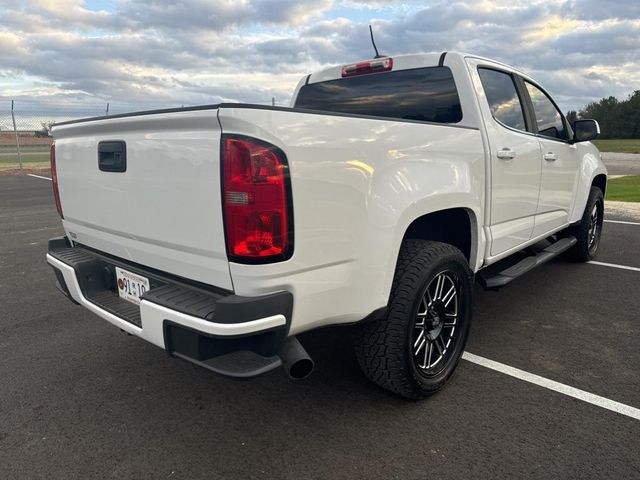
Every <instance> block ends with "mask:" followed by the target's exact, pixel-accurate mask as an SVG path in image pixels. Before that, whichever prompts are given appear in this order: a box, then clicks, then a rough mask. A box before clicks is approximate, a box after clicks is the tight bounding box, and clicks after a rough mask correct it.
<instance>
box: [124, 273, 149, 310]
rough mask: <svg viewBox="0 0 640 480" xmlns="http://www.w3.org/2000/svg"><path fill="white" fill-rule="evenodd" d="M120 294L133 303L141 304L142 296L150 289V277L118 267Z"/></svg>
mask: <svg viewBox="0 0 640 480" xmlns="http://www.w3.org/2000/svg"><path fill="white" fill-rule="evenodd" d="M116 283H117V284H118V295H120V298H124V299H125V300H128V301H129V302H131V303H135V304H136V305H140V297H141V296H142V295H143V294H144V292H146V291H147V290H149V279H148V278H145V277H141V276H140V275H138V274H136V273H133V272H129V271H127V270H124V269H122V268H120V267H116Z"/></svg>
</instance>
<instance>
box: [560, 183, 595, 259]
mask: <svg viewBox="0 0 640 480" xmlns="http://www.w3.org/2000/svg"><path fill="white" fill-rule="evenodd" d="M594 208H595V209H596V211H597V221H596V228H597V230H596V234H595V238H593V239H592V238H591V237H592V235H591V234H592V231H591V227H592V215H593V212H594ZM603 219H604V197H603V195H602V190H600V189H599V188H598V187H591V191H590V192H589V198H588V199H587V206H586V207H585V209H584V213H583V214H582V219H581V220H580V223H578V224H577V225H575V226H573V227H571V228H569V230H568V233H569V234H570V235H573V236H574V237H576V239H577V240H578V242H577V243H576V244H575V245H574V246H573V247H571V248H570V249H569V250H568V251H567V255H568V256H569V257H570V258H571V259H573V260H575V261H577V262H588V261H589V260H593V258H594V257H595V255H596V253H597V251H598V246H599V245H600V235H601V234H602V224H603V223H602V221H603Z"/></svg>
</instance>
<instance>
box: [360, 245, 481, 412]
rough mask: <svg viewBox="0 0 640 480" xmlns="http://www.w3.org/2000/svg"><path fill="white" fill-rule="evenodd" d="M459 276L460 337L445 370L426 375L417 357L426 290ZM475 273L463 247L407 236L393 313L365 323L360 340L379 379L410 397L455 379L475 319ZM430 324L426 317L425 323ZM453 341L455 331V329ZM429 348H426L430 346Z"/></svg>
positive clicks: (365, 361) (366, 367)
mask: <svg viewBox="0 0 640 480" xmlns="http://www.w3.org/2000/svg"><path fill="white" fill-rule="evenodd" d="M446 272H449V273H450V276H451V278H456V279H457V286H458V293H457V294H458V295H459V300H456V301H458V302H459V303H458V317H459V318H460V320H461V321H460V325H459V330H458V332H457V333H458V336H457V338H456V339H455V343H453V344H452V347H451V348H452V350H451V352H450V353H449V355H450V357H449V358H448V359H447V361H446V362H444V357H443V364H442V370H441V371H440V372H436V373H435V374H434V375H430V376H425V373H424V372H423V371H422V370H421V369H420V368H419V365H417V360H415V359H414V355H416V356H417V354H415V353H414V349H415V345H414V338H413V335H415V333H414V328H419V326H417V325H416V323H415V322H416V321H417V318H416V317H417V315H418V309H419V308H421V307H422V306H423V305H425V304H424V303H421V301H422V299H423V297H424V295H426V289H427V288H428V286H429V285H430V284H431V282H432V280H434V279H436V277H438V275H440V274H442V273H446ZM472 285H473V273H472V272H471V270H470V268H469V263H468V261H467V259H466V258H465V256H464V255H463V254H462V252H461V251H460V250H458V249H457V248H455V247H453V246H451V245H448V244H445V243H440V242H433V241H427V240H414V239H409V240H405V241H404V242H403V244H402V246H401V248H400V254H399V257H398V263H397V266H396V272H395V276H394V280H393V285H392V288H391V295H390V298H389V304H388V310H387V314H386V315H385V316H384V317H383V318H380V319H378V320H373V321H370V322H367V323H365V324H364V325H362V328H361V332H360V338H359V339H358V341H357V342H356V355H357V358H358V363H359V364H360V367H361V368H362V371H363V372H364V374H365V375H366V376H367V377H368V378H369V379H370V380H371V381H373V382H374V383H376V384H377V385H379V386H381V387H382V388H385V389H387V390H390V391H392V392H394V393H396V394H398V395H401V396H403V397H407V398H413V399H418V398H424V397H427V396H430V395H432V394H434V393H436V392H437V391H438V390H440V389H441V388H442V387H443V386H444V385H445V383H447V381H448V380H449V379H450V378H451V375H452V374H453V372H454V370H455V368H456V366H457V364H458V362H459V360H460V357H461V355H462V352H463V351H464V346H465V344H466V341H467V336H468V333H469V327H470V325H471V318H472V302H471V300H472V299H471V297H472ZM424 323H426V320H425V322H424ZM451 339H452V342H453V334H452V337H451ZM425 348H426V347H425Z"/></svg>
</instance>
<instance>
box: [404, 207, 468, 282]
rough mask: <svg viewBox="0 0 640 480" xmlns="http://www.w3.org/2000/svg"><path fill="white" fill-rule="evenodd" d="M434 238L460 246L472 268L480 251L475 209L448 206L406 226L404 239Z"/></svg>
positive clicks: (418, 218)
mask: <svg viewBox="0 0 640 480" xmlns="http://www.w3.org/2000/svg"><path fill="white" fill-rule="evenodd" d="M410 238H411V239H419V240H434V241H438V242H442V243H447V244H449V245H452V246H454V247H456V248H458V249H459V250H460V251H461V252H462V254H463V255H464V256H465V257H466V259H467V261H468V262H469V265H470V267H471V269H472V270H474V268H473V266H474V265H475V262H476V257H477V253H478V248H477V247H478V223H477V219H476V215H475V213H474V211H473V210H471V209H469V208H464V207H456V208H447V209H444V210H438V211H435V212H430V213H427V214H424V215H421V216H419V217H417V218H415V219H414V220H413V221H412V222H411V223H410V224H409V225H408V226H407V228H406V230H405V232H404V235H403V238H402V240H403V241H404V240H406V239H410Z"/></svg>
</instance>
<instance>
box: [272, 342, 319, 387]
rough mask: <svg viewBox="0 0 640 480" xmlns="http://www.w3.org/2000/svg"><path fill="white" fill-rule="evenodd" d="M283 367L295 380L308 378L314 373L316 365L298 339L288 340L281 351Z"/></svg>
mask: <svg viewBox="0 0 640 480" xmlns="http://www.w3.org/2000/svg"><path fill="white" fill-rule="evenodd" d="M280 359H281V360H282V367H283V368H284V371H285V372H286V373H287V375H289V378H291V379H293V380H302V379H304V378H307V377H308V376H309V375H311V372H313V368H314V366H315V364H314V363H313V360H311V357H310V356H309V354H308V353H307V351H306V350H305V349H304V347H303V346H302V344H301V343H300V342H299V341H298V339H297V338H296V337H291V338H289V339H287V341H286V342H285V344H284V345H283V347H282V350H281V351H280Z"/></svg>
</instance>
